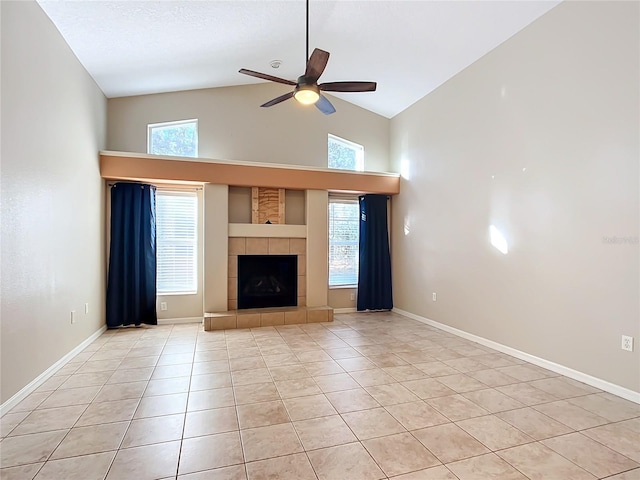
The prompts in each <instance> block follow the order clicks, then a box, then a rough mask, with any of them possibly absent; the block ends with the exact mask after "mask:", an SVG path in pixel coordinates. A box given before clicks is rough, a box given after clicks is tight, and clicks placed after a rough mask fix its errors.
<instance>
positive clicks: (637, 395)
mask: <svg viewBox="0 0 640 480" xmlns="http://www.w3.org/2000/svg"><path fill="white" fill-rule="evenodd" d="M393 312H395V313H398V314H400V315H402V316H404V317H407V318H411V319H413V320H417V321H418V322H421V323H424V324H427V325H430V326H432V327H435V328H438V329H440V330H444V331H445V332H449V333H452V334H454V335H457V336H458V337H462V338H465V339H467V340H471V341H472V342H476V343H479V344H480V345H484V346H485V347H489V348H493V349H494V350H497V351H499V352H502V353H506V354H508V355H511V356H513V357H516V358H519V359H520V360H525V361H527V362H529V363H533V364H534V365H537V366H539V367H542V368H546V369H547V370H551V371H552V372H556V373H559V374H561V375H564V376H565V377H569V378H572V379H574V380H578V381H579V382H582V383H586V384H587V385H591V386H592V387H595V388H599V389H600V390H604V391H605V392H609V393H612V394H614V395H617V396H618V397H622V398H624V399H626V400H630V401H632V402H635V403H640V392H635V391H633V390H631V389H628V388H625V387H622V386H620V385H616V384H615V383H611V382H607V381H606V380H603V379H601V378H598V377H593V376H591V375H588V374H586V373H583V372H579V371H578V370H574V369H572V368H569V367H565V366H564V365H560V364H559V363H555V362H551V361H549V360H545V359H544V358H540V357H536V356H535V355H531V354H529V353H526V352H522V351H520V350H516V349H515V348H511V347H508V346H506V345H502V344H501V343H498V342H494V341H493V340H488V339H486V338H484V337H479V336H477V335H474V334H473V333H468V332H465V331H464V330H458V329H457V328H453V327H450V326H448V325H445V324H444V323H440V322H436V321H435V320H431V319H429V318H425V317H421V316H420V315H416V314H414V313H411V312H406V311H404V310H401V309H399V308H394V309H393Z"/></svg>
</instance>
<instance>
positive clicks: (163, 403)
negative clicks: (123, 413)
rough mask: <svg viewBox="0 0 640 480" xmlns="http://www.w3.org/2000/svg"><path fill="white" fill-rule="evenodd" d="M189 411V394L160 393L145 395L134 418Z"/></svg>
mask: <svg viewBox="0 0 640 480" xmlns="http://www.w3.org/2000/svg"><path fill="white" fill-rule="evenodd" d="M186 411H187V394H186V393H176V394H174V395H158V396H154V397H143V398H142V399H141V400H140V404H139V406H138V409H137V410H136V413H135V415H134V418H144V417H158V416H161V415H173V414H176V413H184V412H186Z"/></svg>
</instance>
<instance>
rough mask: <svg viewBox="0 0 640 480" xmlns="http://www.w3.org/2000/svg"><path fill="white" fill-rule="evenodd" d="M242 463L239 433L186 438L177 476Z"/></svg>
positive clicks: (183, 442)
mask: <svg viewBox="0 0 640 480" xmlns="http://www.w3.org/2000/svg"><path fill="white" fill-rule="evenodd" d="M243 462H244V457H243V455H242V444H241V443H240V434H239V432H229V433H220V434H218V435H208V436H206V437H196V438H186V439H184V440H183V441H182V451H181V453H180V466H179V469H178V474H179V475H184V474H187V473H193V472H200V471H202V470H211V469H214V468H220V467H226V466H229V465H237V464H241V463H243ZM205 478H207V479H208V478H209V477H208V476H207V477H205ZM223 478H224V477H223Z"/></svg>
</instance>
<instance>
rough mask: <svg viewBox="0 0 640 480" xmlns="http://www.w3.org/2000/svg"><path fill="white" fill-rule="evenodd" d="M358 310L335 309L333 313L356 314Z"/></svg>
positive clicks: (350, 308) (351, 308) (353, 308)
mask: <svg viewBox="0 0 640 480" xmlns="http://www.w3.org/2000/svg"><path fill="white" fill-rule="evenodd" d="M357 311H358V309H356V308H355V307H347V308H334V309H333V313H355V312H357Z"/></svg>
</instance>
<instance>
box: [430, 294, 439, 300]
mask: <svg viewBox="0 0 640 480" xmlns="http://www.w3.org/2000/svg"><path fill="white" fill-rule="evenodd" d="M431 298H433V301H434V302H437V301H438V294H437V293H436V292H433V294H432V296H431Z"/></svg>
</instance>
